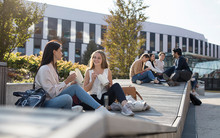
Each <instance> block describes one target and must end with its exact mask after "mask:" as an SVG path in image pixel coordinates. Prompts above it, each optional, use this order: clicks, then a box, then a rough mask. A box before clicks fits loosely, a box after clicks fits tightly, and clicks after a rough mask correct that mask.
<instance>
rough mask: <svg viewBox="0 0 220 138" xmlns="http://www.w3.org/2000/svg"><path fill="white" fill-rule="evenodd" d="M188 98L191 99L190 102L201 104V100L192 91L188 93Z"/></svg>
mask: <svg viewBox="0 0 220 138" xmlns="http://www.w3.org/2000/svg"><path fill="white" fill-rule="evenodd" d="M190 100H191V101H192V103H193V104H194V105H201V104H202V102H201V101H200V100H199V99H198V98H197V97H196V96H194V95H193V94H192V93H190Z"/></svg>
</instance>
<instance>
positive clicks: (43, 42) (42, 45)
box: [41, 39, 48, 51]
mask: <svg viewBox="0 0 220 138" xmlns="http://www.w3.org/2000/svg"><path fill="white" fill-rule="evenodd" d="M47 42H48V40H44V39H42V40H41V51H44V48H45V46H46V44H47Z"/></svg>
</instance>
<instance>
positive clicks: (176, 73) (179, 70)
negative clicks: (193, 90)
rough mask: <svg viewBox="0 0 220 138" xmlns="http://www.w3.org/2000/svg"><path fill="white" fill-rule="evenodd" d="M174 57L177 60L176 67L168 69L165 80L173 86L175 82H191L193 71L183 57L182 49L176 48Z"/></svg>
mask: <svg viewBox="0 0 220 138" xmlns="http://www.w3.org/2000/svg"><path fill="white" fill-rule="evenodd" d="M172 55H173V57H174V58H175V66H173V67H171V68H169V69H167V70H166V71H165V72H164V73H163V78H164V79H165V80H167V81H168V84H169V85H171V86H173V85H175V82H176V81H178V82H182V81H188V80H190V78H191V76H192V71H191V70H190V68H189V66H188V63H187V62H186V59H185V58H184V57H183V56H182V51H181V49H180V48H174V49H173V51H172Z"/></svg>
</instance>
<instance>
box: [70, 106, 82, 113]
mask: <svg viewBox="0 0 220 138" xmlns="http://www.w3.org/2000/svg"><path fill="white" fill-rule="evenodd" d="M82 110H83V107H82V106H80V105H75V106H73V107H72V111H73V112H76V113H80V112H82Z"/></svg>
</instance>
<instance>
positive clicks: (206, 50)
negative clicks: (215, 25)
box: [205, 42, 208, 56]
mask: <svg viewBox="0 0 220 138" xmlns="http://www.w3.org/2000/svg"><path fill="white" fill-rule="evenodd" d="M205 55H206V56H207V55H208V43H207V42H205Z"/></svg>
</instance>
